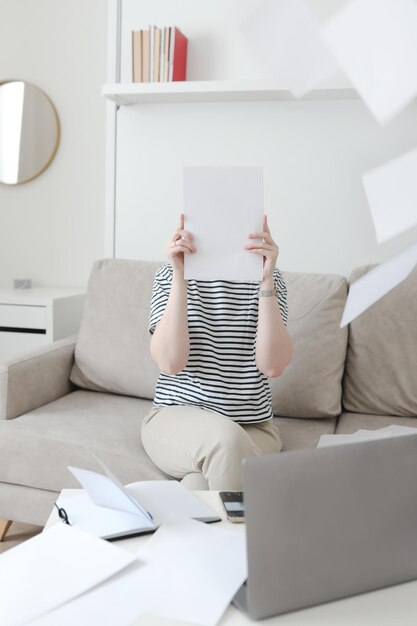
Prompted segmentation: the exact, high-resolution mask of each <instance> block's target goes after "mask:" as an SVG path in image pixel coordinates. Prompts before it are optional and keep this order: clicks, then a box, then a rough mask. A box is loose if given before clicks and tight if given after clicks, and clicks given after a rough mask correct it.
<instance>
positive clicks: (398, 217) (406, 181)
mask: <svg viewBox="0 0 417 626" xmlns="http://www.w3.org/2000/svg"><path fill="white" fill-rule="evenodd" d="M362 180H363V184H364V187H365V191H366V195H367V198H368V203H369V207H370V210H371V214H372V219H373V221H374V226H375V231H376V238H377V240H378V241H379V242H383V241H386V240H388V239H390V238H391V237H395V235H398V234H399V233H402V232H404V231H405V230H407V229H408V228H412V227H413V226H415V225H416V224H417V149H414V150H411V151H409V152H406V153H405V154H403V155H402V156H400V157H398V158H396V159H393V160H392V161H389V162H388V163H384V164H383V165H381V166H380V167H377V168H375V169H374V170H371V171H370V172H367V173H366V174H364V175H363V177H362Z"/></svg>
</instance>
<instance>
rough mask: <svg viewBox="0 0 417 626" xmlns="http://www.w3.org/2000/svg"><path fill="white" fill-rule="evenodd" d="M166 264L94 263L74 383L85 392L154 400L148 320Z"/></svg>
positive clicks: (82, 324)
mask: <svg viewBox="0 0 417 626" xmlns="http://www.w3.org/2000/svg"><path fill="white" fill-rule="evenodd" d="M160 265H161V263H151V262H146V261H129V260H124V259H123V260H122V259H107V260H102V261H97V262H96V263H94V266H93V269H92V271H91V275H90V280H89V284H88V291H87V298H86V302H85V307H84V314H83V319H82V322H81V327H80V332H79V335H78V339H77V344H76V347H75V363H74V366H73V368H72V371H71V376H70V380H71V381H72V382H73V383H74V384H75V385H77V386H78V387H82V388H84V389H90V390H93V391H108V392H112V393H118V394H122V395H129V396H136V397H139V398H149V399H152V398H153V396H154V391H155V385H156V380H157V377H158V374H159V371H158V368H157V367H156V365H155V364H154V363H153V361H152V360H151V358H150V355H149V333H148V317H149V305H150V301H151V295H152V288H153V281H154V274H155V272H156V270H157V268H158V267H159V266H160Z"/></svg>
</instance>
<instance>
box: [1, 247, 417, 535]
mask: <svg viewBox="0 0 417 626" xmlns="http://www.w3.org/2000/svg"><path fill="white" fill-rule="evenodd" d="M159 265H160V264H159V263H150V262H141V261H127V260H114V259H112V260H104V261H99V262H97V263H96V264H95V265H94V267H93V270H92V274H91V278H90V282H89V287H88V294H87V299H86V304H85V310H84V317H83V320H82V324H81V328H80V332H79V335H78V338H75V337H74V338H71V339H66V340H62V341H58V342H56V343H53V344H51V345H50V346H48V347H45V348H42V349H39V350H37V351H35V352H31V353H30V354H28V355H26V356H24V357H22V358H19V359H14V360H10V361H8V362H2V363H0V518H2V519H3V520H16V521H22V522H30V523H34V524H43V523H44V522H45V520H46V519H47V517H48V514H49V512H50V510H51V508H52V506H53V503H54V502H55V500H56V498H57V495H58V493H59V492H60V490H61V489H63V488H64V487H77V486H78V485H77V483H76V482H75V480H74V478H73V477H72V475H71V474H70V472H69V471H68V469H67V465H74V466H79V467H85V468H88V469H97V470H100V468H99V467H98V466H97V465H96V462H95V460H94V458H93V457H92V455H90V453H89V451H88V448H89V449H91V450H93V451H94V452H95V453H96V454H97V455H98V456H99V457H101V458H102V459H103V460H104V462H105V463H106V464H108V465H109V466H110V467H111V469H112V470H113V471H114V472H115V474H116V475H117V476H118V477H119V478H120V480H121V481H122V482H124V483H128V482H132V481H136V480H145V479H160V478H166V477H165V476H164V474H162V473H161V472H160V471H159V470H158V468H156V467H155V465H154V464H153V463H152V462H151V461H150V460H149V459H148V457H147V455H146V453H145V451H144V449H143V447H142V444H141V437H140V430H141V422H142V419H143V417H144V416H145V415H146V414H147V412H148V411H149V408H150V406H151V404H152V397H153V391H154V385H155V382H156V377H157V375H158V372H157V369H156V367H155V365H154V364H153V363H152V362H151V360H150V357H149V354H148V343H149V337H148V331H147V320H148V313H149V303H150V297H151V292H152V285H153V276H154V273H155V270H156V269H157V267H158V266H159ZM364 271H366V268H362V269H360V270H356V271H355V272H354V273H353V276H352V277H351V278H352V279H353V280H355V279H356V278H357V277H358V276H359V275H360V274H361V273H363V272H364ZM284 276H285V279H286V282H287V287H288V303H289V324H288V327H289V331H290V334H291V336H292V337H293V343H294V356H293V360H292V362H291V364H290V366H289V367H288V368H287V370H286V371H285V372H284V374H283V375H282V376H281V377H280V378H278V379H274V380H271V387H272V397H273V409H274V414H275V415H276V417H275V418H274V419H276V422H277V424H278V426H279V428H280V431H281V435H282V438H283V441H284V449H285V450H290V449H293V448H302V447H312V446H316V445H317V442H318V440H319V437H320V435H321V434H323V433H334V432H337V433H349V432H353V431H355V430H357V429H358V428H370V429H374V428H380V427H382V426H386V425H388V424H391V423H398V424H404V425H412V426H414V425H416V426H417V420H416V419H415V418H416V416H417V324H416V320H417V272H416V271H414V272H413V273H412V274H411V275H410V276H409V278H408V279H407V280H406V281H404V282H403V283H402V284H401V285H400V286H399V287H397V288H396V289H395V290H393V291H392V292H391V293H390V294H388V295H387V296H385V297H384V298H383V299H382V300H381V301H380V302H379V303H377V304H376V305H375V306H374V307H372V308H371V309H370V310H369V311H367V312H366V313H364V314H363V315H362V316H361V317H359V318H358V319H357V320H355V321H354V322H353V323H352V324H351V325H350V327H349V329H348V328H344V329H340V328H339V323H340V319H341V315H342V311H343V308H344V304H345V300H346V296H347V289H348V283H347V281H346V279H345V278H344V277H342V276H337V275H331V274H308V273H292V272H284ZM4 527H5V525H4V524H3V528H4ZM0 529H1V527H0ZM0 534H1V533H0Z"/></svg>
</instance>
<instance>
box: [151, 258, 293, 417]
mask: <svg viewBox="0 0 417 626" xmlns="http://www.w3.org/2000/svg"><path fill="white" fill-rule="evenodd" d="M274 282H275V285H276V287H277V290H278V294H279V295H278V304H279V308H280V311H281V316H282V319H283V321H284V323H285V325H286V324H287V319H288V311H287V289H286V286H285V282H284V280H283V277H282V274H281V272H280V271H279V270H278V269H276V270H275V271H274ZM171 284H172V267H171V265H163V266H162V267H160V268H159V269H158V271H157V272H156V274H155V282H154V288H153V294H152V301H151V311H150V317H149V331H150V332H151V333H153V331H154V330H155V326H156V324H157V323H158V322H159V320H160V319H161V317H162V315H163V313H164V310H165V306H166V303H167V300H168V296H169V292H170V289H171ZM187 286H188V328H189V336H190V355H189V359H188V363H187V366H186V367H185V368H184V369H183V370H182V371H181V372H179V373H178V374H176V375H174V376H169V375H168V374H164V373H162V372H161V374H160V376H159V378H158V382H157V385H156V390H155V398H154V404H155V405H158V406H171V405H178V404H180V405H196V406H199V407H200V408H203V409H207V410H209V411H215V412H217V413H221V414H222V415H225V416H227V417H229V418H231V419H232V420H234V421H236V422H261V421H263V420H267V419H270V418H271V417H272V405H271V391H270V388H269V383H268V379H267V377H266V376H265V375H264V374H262V373H261V372H260V371H259V370H258V368H257V367H256V362H255V338H256V330H257V322H258V302H259V295H258V291H259V284H258V283H256V282H232V281H227V280H215V281H213V280H211V281H196V280H189V281H187Z"/></svg>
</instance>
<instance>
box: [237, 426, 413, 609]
mask: <svg viewBox="0 0 417 626" xmlns="http://www.w3.org/2000/svg"><path fill="white" fill-rule="evenodd" d="M243 471H244V503H245V516H246V529H247V554H248V578H247V581H246V583H245V585H243V586H242V587H241V588H240V589H239V591H238V592H237V594H236V596H235V598H234V600H233V602H234V604H235V605H236V606H237V607H238V608H240V609H242V610H243V611H245V612H247V613H248V614H249V616H250V617H251V618H253V619H260V618H264V617H269V616H272V615H279V614H281V613H286V612H289V611H295V610H297V609H303V608H306V607H310V606H314V605H317V604H321V603H323V602H329V601H331V600H337V599H340V598H345V597H348V596H353V595H356V594H359V593H363V592H366V591H371V590H375V589H380V588H382V587H387V586H390V585H396V584H398V583H403V582H406V581H410V580H413V579H415V578H417V435H409V436H407V437H395V438H392V439H385V440H377V441H369V442H362V443H354V444H346V445H340V446H334V447H328V448H319V449H317V448H314V449H308V450H295V451H288V452H283V453H281V454H273V455H272V454H271V455H262V456H258V457H253V458H249V459H247V460H246V461H245V462H244V464H243Z"/></svg>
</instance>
